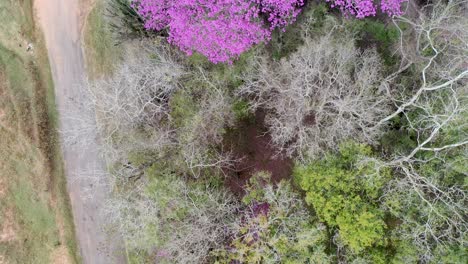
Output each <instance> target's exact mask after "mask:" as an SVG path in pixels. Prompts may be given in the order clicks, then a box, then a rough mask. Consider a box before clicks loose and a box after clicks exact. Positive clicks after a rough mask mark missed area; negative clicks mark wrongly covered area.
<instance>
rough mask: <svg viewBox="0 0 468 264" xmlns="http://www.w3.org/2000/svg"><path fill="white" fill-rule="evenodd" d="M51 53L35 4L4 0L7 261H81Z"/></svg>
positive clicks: (1, 228)
mask: <svg viewBox="0 0 468 264" xmlns="http://www.w3.org/2000/svg"><path fill="white" fill-rule="evenodd" d="M53 89H54V87H53V82H52V79H51V73H50V69H49V64H48V58H47V51H46V49H45V45H44V42H43V39H42V36H41V32H40V31H39V30H38V29H37V28H36V25H35V21H34V14H33V6H32V1H30V0H24V1H13V0H6V1H2V2H1V3H0V263H77V262H78V259H77V252H76V244H75V240H74V227H73V221H72V216H71V211H70V204H69V201H68V194H67V192H66V183H65V179H64V176H63V171H62V160H61V154H60V153H61V152H60V146H59V144H58V142H57V134H56V126H57V113H56V111H55V103H54V90H53Z"/></svg>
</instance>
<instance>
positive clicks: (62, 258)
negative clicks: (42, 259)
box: [51, 245, 72, 264]
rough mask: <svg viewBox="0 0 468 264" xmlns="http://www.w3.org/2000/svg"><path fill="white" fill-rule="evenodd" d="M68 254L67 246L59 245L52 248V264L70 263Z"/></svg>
mask: <svg viewBox="0 0 468 264" xmlns="http://www.w3.org/2000/svg"><path fill="white" fill-rule="evenodd" d="M70 259H71V258H70V254H69V253H68V250H67V247H65V246H64V245H61V246H59V247H57V248H56V249H54V251H53V252H52V256H51V262H52V264H70V263H72V262H71V260H70Z"/></svg>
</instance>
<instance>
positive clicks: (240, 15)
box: [132, 0, 408, 63]
mask: <svg viewBox="0 0 468 264" xmlns="http://www.w3.org/2000/svg"><path fill="white" fill-rule="evenodd" d="M304 1H305V0H177V1H174V0H132V6H133V8H135V10H136V11H137V12H138V13H139V14H140V15H141V16H142V17H143V19H144V21H145V28H146V29H148V30H156V31H160V30H166V31H167V32H168V35H169V37H168V41H169V42H170V43H171V44H173V45H176V46H178V47H179V48H180V49H181V50H182V51H184V52H185V53H186V54H188V55H191V54H192V53H193V52H198V53H201V54H203V55H204V56H206V57H207V58H208V59H209V60H210V61H211V62H213V63H219V62H232V60H233V59H235V58H237V57H238V56H239V55H240V54H242V53H243V52H245V51H246V50H248V49H250V48H251V47H252V46H253V45H256V44H258V43H262V42H267V41H269V40H270V38H271V33H272V31H273V30H274V29H276V28H280V29H283V30H284V29H285V27H286V26H287V25H289V24H291V23H293V22H294V21H295V19H296V17H297V15H298V14H299V13H300V12H301V7H302V6H303V5H304ZM325 1H327V2H330V3H331V6H332V7H337V8H339V9H340V10H342V11H343V12H344V13H345V14H347V15H351V16H354V17H357V18H364V17H368V16H374V15H375V14H376V9H377V8H376V3H375V2H377V0H325ZM405 1H408V0H379V2H380V9H381V10H382V12H384V13H386V14H388V15H400V14H401V4H402V3H403V2H405Z"/></svg>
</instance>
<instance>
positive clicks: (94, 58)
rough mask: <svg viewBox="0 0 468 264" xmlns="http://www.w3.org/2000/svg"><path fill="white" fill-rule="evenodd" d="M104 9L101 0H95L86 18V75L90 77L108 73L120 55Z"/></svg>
mask: <svg viewBox="0 0 468 264" xmlns="http://www.w3.org/2000/svg"><path fill="white" fill-rule="evenodd" d="M105 10H106V9H105V4H104V3H103V1H101V0H97V2H96V4H95V6H94V7H93V9H92V10H91V12H90V13H89V15H88V18H87V20H86V25H85V31H84V43H85V56H86V66H87V71H88V75H89V76H90V77H91V78H99V77H103V76H106V75H108V74H110V73H111V72H112V70H113V69H114V66H115V65H116V61H118V58H119V55H120V47H119V46H117V41H115V40H114V38H113V34H112V32H111V30H110V26H109V24H108V22H107V21H106V17H105V15H104V12H105Z"/></svg>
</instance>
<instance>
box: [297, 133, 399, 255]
mask: <svg viewBox="0 0 468 264" xmlns="http://www.w3.org/2000/svg"><path fill="white" fill-rule="evenodd" d="M371 154H372V151H371V148H370V147H369V146H366V145H362V144H357V143H354V142H346V143H344V144H342V145H341V146H340V151H339V153H338V154H329V155H327V156H326V157H325V158H324V159H322V160H318V161H314V162H312V163H310V164H307V165H304V166H297V167H296V168H295V171H294V174H295V179H296V180H297V181H298V183H299V185H300V187H301V189H303V190H304V191H305V192H306V202H307V204H309V205H311V206H313V208H314V209H315V211H316V213H317V216H318V217H319V219H320V220H321V221H323V222H325V223H326V224H327V225H328V226H330V227H333V228H337V229H338V230H339V233H340V236H341V239H342V240H343V242H344V244H345V245H347V246H348V247H349V248H350V249H352V250H353V251H354V252H356V253H359V252H361V251H363V250H364V249H366V248H368V247H371V246H373V245H379V244H382V242H383V236H384V230H385V223H384V221H383V213H382V212H381V211H380V210H379V208H378V206H377V204H376V203H375V202H376V199H377V198H378V197H379V195H380V191H381V188H382V187H383V186H384V184H385V183H386V181H387V180H388V179H389V176H390V171H389V170H388V169H387V168H379V167H378V164H377V163H376V161H375V160H373V159H372V158H371ZM364 160H366V162H364ZM367 160H369V161H367Z"/></svg>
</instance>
